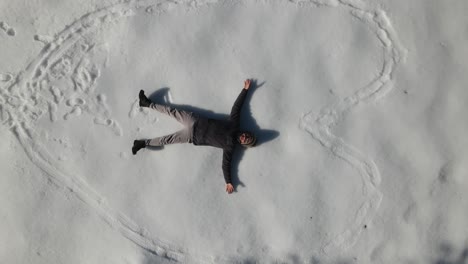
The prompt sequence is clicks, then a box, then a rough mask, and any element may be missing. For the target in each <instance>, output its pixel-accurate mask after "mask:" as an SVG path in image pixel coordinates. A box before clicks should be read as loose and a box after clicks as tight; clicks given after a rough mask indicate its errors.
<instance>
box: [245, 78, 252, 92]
mask: <svg viewBox="0 0 468 264" xmlns="http://www.w3.org/2000/svg"><path fill="white" fill-rule="evenodd" d="M250 81H251V80H250V79H247V80H245V81H244V89H246V90H248V89H249V88H250Z"/></svg>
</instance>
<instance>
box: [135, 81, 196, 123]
mask: <svg viewBox="0 0 468 264" xmlns="http://www.w3.org/2000/svg"><path fill="white" fill-rule="evenodd" d="M138 96H139V98H140V106H141V107H149V108H151V109H154V110H156V111H158V112H160V113H163V114H166V115H168V116H170V117H172V118H174V119H176V120H177V121H179V122H180V123H182V124H183V125H185V126H186V127H190V126H192V125H193V124H194V123H195V121H196V119H197V116H196V115H195V114H194V113H192V112H188V111H184V110H180V109H177V108H174V107H171V106H167V105H161V104H156V103H153V102H151V100H149V99H148V97H146V95H145V92H144V91H143V90H141V91H140V94H139V95H138Z"/></svg>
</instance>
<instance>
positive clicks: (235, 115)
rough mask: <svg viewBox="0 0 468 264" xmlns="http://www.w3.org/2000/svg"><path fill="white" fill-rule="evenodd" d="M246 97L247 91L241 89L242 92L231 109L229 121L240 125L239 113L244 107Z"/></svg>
mask: <svg viewBox="0 0 468 264" xmlns="http://www.w3.org/2000/svg"><path fill="white" fill-rule="evenodd" d="M246 96H247V90H246V89H242V92H241V93H240V94H239V96H237V99H236V101H235V102H234V105H233V106H232V109H231V120H232V121H234V122H235V123H236V124H239V123H240V113H241V110H242V105H244V101H245V97H246Z"/></svg>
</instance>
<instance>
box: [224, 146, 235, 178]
mask: <svg viewBox="0 0 468 264" xmlns="http://www.w3.org/2000/svg"><path fill="white" fill-rule="evenodd" d="M232 152H233V150H232V149H225V150H223V174H224V181H225V182H226V184H228V183H231V184H232V182H231V160H232Z"/></svg>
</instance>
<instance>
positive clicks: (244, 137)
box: [239, 133, 253, 145]
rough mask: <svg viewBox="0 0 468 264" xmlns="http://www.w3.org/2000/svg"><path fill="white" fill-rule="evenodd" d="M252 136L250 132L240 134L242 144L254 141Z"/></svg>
mask: <svg viewBox="0 0 468 264" xmlns="http://www.w3.org/2000/svg"><path fill="white" fill-rule="evenodd" d="M252 140H253V138H252V136H251V135H250V134H248V133H242V134H240V136H239V142H240V143H241V144H242V145H245V144H250V143H252Z"/></svg>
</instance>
